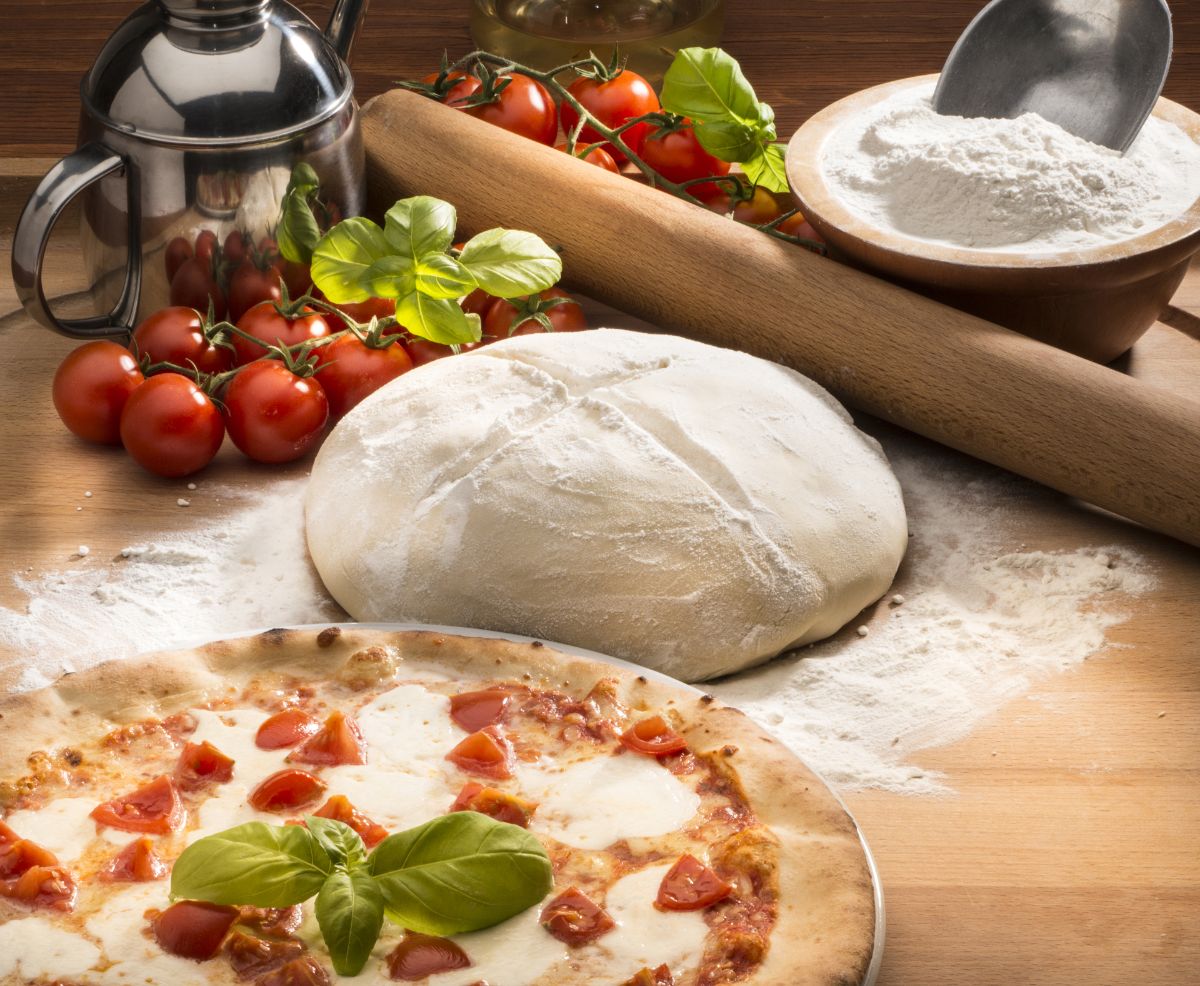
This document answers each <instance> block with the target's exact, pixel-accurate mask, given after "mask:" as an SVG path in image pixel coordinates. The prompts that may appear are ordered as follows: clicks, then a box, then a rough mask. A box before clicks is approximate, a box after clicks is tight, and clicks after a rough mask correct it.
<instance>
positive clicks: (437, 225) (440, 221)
mask: <svg viewBox="0 0 1200 986" xmlns="http://www.w3.org/2000/svg"><path fill="white" fill-rule="evenodd" d="M457 223H458V215H457V213H456V212H455V211H454V206H452V205H451V204H450V203H449V202H443V201H442V200H441V199H435V198H433V197H432V196H430V195H414V196H413V197H412V198H409V199H401V200H400V201H399V202H397V203H396V204H395V205H394V206H392V207H391V208H390V209H388V212H387V216H385V217H384V226H383V235H384V236H386V237H387V242H388V246H389V247H390V248H391V250H390V252H391V253H395V254H399V255H400V256H401V257H407V258H408V259H410V260H413V261H416V260H420V259H421V258H422V257H426V256H428V255H429V254H431V253H445V252H446V251H447V250H448V249H449V247H450V244H451V243H452V242H453V241H454V227H455V225H456V224H457Z"/></svg>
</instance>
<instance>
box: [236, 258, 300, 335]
mask: <svg viewBox="0 0 1200 986" xmlns="http://www.w3.org/2000/svg"><path fill="white" fill-rule="evenodd" d="M303 293H304V292H301V294H303ZM282 298H283V275H282V274H280V273H279V271H278V270H277V269H276V268H274V267H272V266H271V265H269V264H268V265H267V266H266V267H265V268H260V267H257V266H255V265H254V263H253V262H251V261H249V260H243V261H242V263H241V264H240V265H239V266H238V269H237V270H235V271H234V272H233V276H232V277H231V278H230V279H229V319H230V321H232V322H239V321H240V320H241V318H242V316H243V315H245V314H246V312H247V311H249V310H250V309H251V308H253V307H254V306H255V305H257V304H259V303H260V302H264V301H279V300H280V299H282Z"/></svg>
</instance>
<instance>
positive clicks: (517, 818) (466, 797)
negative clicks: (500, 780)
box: [450, 781, 537, 829]
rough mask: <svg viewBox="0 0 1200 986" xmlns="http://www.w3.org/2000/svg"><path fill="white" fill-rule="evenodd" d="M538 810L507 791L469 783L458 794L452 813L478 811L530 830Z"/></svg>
mask: <svg viewBox="0 0 1200 986" xmlns="http://www.w3.org/2000/svg"><path fill="white" fill-rule="evenodd" d="M536 810H537V805H536V804H534V803H533V802H532V801H526V800H525V799H524V798H518V797H517V796H516V795H515V794H509V793H508V792H507V791H498V790H497V789H496V788H494V787H484V786H483V785H482V784H479V783H477V782H475V781H467V783H466V784H464V785H463V789H462V790H461V791H459V792H458V797H457V798H455V799H454V804H452V805H451V806H450V811H477V812H479V814H481V815H487V816H488V818H494V819H496V821H498V822H508V824H509V825H519V826H521V828H523V829H524V828H529V819H531V818H532V817H533V813H534V812H535V811H536Z"/></svg>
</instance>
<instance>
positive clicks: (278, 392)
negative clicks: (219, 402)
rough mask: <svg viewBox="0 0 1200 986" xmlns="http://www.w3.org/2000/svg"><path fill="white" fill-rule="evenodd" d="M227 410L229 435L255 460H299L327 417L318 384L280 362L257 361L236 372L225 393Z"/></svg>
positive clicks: (326, 409)
mask: <svg viewBox="0 0 1200 986" xmlns="http://www.w3.org/2000/svg"><path fill="white" fill-rule="evenodd" d="M225 409H226V410H225V418H226V426H227V427H228V429H229V437H230V438H232V439H233V443H234V445H236V446H237V447H238V448H239V449H241V450H242V452H244V453H245V454H246V455H248V456H249V457H250V458H251V459H254V460H256V461H258V462H291V461H292V460H293V459H298V458H300V456H302V455H304V453H305V452H307V451H308V450H309V449H310V448H312V446H313V444H314V443H315V442H316V441H317V439H318V438H320V436H321V431H322V429H323V428H324V427H325V422H326V421H327V420H329V400H328V399H327V398H326V396H325V391H324V390H323V389H322V388H321V385H320V384H319V383H318V382H317V381H316V380H314V379H313V378H312V377H301V376H299V375H297V374H296V373H294V372H292V371H291V370H290V369H288V368H287V367H286V366H284V364H283V363H281V362H279V361H278V360H260V361H259V362H257V363H253V364H251V365H250V366H247V367H246V368H245V369H244V370H242V371H241V372H240V373H238V375H237V376H235V377H234V378H233V382H232V383H230V385H229V389H228V390H227V391H226V392H225Z"/></svg>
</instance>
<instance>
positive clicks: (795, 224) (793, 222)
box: [775, 212, 825, 252]
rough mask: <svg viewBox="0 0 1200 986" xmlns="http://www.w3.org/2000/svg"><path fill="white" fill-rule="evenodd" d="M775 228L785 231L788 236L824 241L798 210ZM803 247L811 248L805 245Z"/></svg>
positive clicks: (816, 241) (817, 241) (818, 241)
mask: <svg viewBox="0 0 1200 986" xmlns="http://www.w3.org/2000/svg"><path fill="white" fill-rule="evenodd" d="M775 228H776V229H777V230H779V231H780V232H781V233H787V234H788V236H798V237H800V239H802V240H812V241H813V242H814V243H824V242H825V240H824V238H823V237H822V236H821V234H820V233H818V232H817V231H816V230H815V229H813V226H812V223H810V222H809V221H808V220H807V219H805V218H804V215H803V214H802V213H799V212H797V213H796V214H795V215H794V216H792V218H791V219H785V220H784V221H783V222H781V223H780V224H779V225H778V226H776V227H775ZM805 249H806V250H807V249H811V248H810V247H805ZM814 252H815V251H814Z"/></svg>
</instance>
